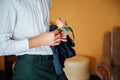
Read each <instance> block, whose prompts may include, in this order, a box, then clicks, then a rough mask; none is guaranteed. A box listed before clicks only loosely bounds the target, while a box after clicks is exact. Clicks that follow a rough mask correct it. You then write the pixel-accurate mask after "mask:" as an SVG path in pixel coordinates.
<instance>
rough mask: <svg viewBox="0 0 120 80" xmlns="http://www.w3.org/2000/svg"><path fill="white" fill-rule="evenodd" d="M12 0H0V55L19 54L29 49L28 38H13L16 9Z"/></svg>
mask: <svg viewBox="0 0 120 80" xmlns="http://www.w3.org/2000/svg"><path fill="white" fill-rule="evenodd" d="M10 1H12V0H0V56H3V55H19V54H21V53H22V52H24V51H27V50H29V43H28V39H23V40H14V38H13V34H14V29H15V23H16V11H15V10H14V8H13V6H12V2H11V3H10Z"/></svg>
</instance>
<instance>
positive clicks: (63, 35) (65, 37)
mask: <svg viewBox="0 0 120 80" xmlns="http://www.w3.org/2000/svg"><path fill="white" fill-rule="evenodd" d="M60 34H61V41H63V42H67V35H66V34H65V33H64V32H62V31H61V32H60Z"/></svg>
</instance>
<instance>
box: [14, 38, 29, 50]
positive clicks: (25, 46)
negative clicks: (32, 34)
mask: <svg viewBox="0 0 120 80" xmlns="http://www.w3.org/2000/svg"><path fill="white" fill-rule="evenodd" d="M15 47H16V51H17V52H23V51H27V50H29V42H28V39H24V40H18V41H15Z"/></svg>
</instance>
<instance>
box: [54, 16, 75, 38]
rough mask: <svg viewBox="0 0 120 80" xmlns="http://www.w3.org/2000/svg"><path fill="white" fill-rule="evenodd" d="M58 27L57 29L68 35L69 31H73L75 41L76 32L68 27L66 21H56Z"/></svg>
mask: <svg viewBox="0 0 120 80" xmlns="http://www.w3.org/2000/svg"><path fill="white" fill-rule="evenodd" d="M56 25H57V27H58V28H57V29H58V30H60V31H63V32H65V33H66V34H67V35H68V34H69V31H71V32H72V35H73V39H74V32H73V30H72V28H71V27H69V26H68V24H67V23H66V21H64V20H63V19H61V18H59V19H57V21H56Z"/></svg>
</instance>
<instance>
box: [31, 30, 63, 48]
mask: <svg viewBox="0 0 120 80" xmlns="http://www.w3.org/2000/svg"><path fill="white" fill-rule="evenodd" d="M60 42H61V35H60V31H59V30H54V31H52V32H45V33H43V34H41V35H39V36H36V37H33V38H30V39H29V47H30V48H33V47H38V46H56V45H59V44H60Z"/></svg>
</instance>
